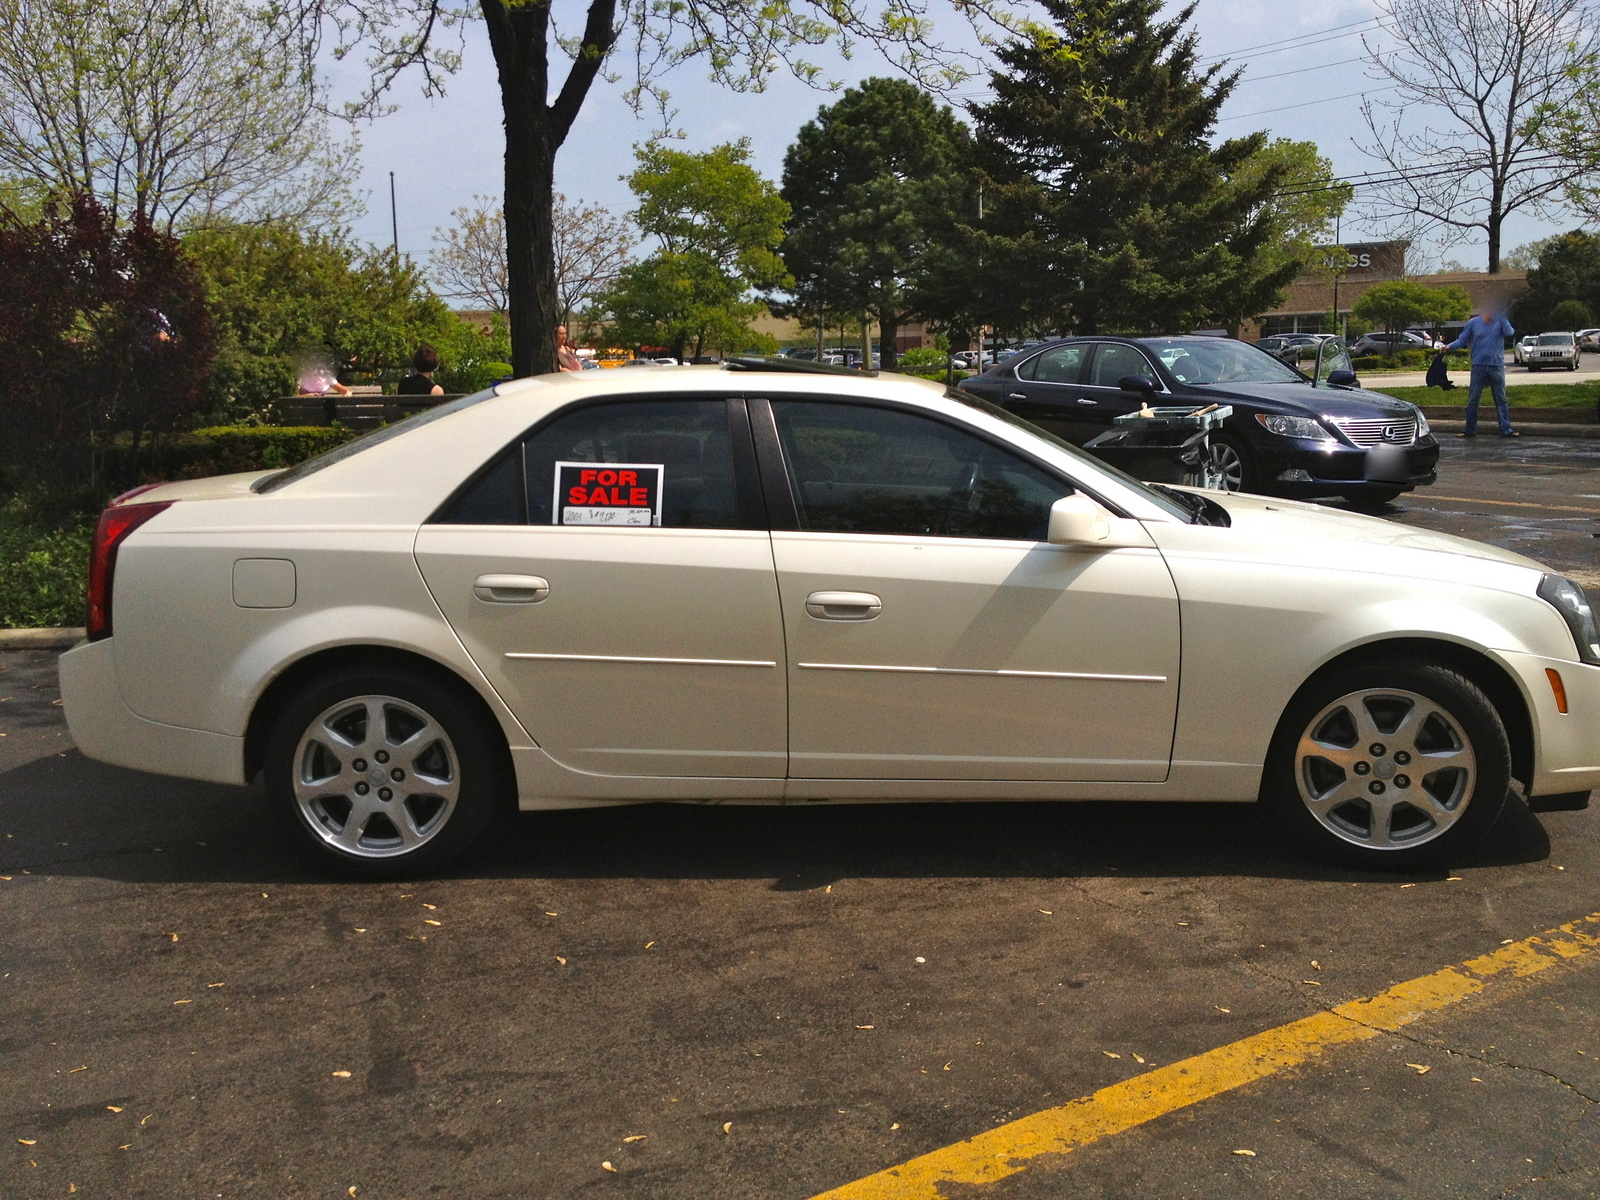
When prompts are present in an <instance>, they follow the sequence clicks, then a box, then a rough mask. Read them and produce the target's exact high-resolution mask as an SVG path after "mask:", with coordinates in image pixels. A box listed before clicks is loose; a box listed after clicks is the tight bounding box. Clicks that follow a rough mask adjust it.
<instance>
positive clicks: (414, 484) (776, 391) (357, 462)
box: [174, 360, 1169, 529]
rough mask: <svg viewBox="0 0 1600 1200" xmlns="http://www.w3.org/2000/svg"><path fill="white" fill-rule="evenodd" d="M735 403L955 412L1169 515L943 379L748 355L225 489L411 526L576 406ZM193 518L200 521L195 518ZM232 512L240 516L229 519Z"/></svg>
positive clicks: (315, 513) (441, 422)
mask: <svg viewBox="0 0 1600 1200" xmlns="http://www.w3.org/2000/svg"><path fill="white" fill-rule="evenodd" d="M737 396H750V397H771V398H774V399H776V398H779V397H783V396H793V397H795V398H800V397H806V398H813V397H814V398H822V399H826V398H830V397H838V398H840V399H845V398H849V399H854V400H867V401H871V400H881V401H886V402H890V403H897V404H905V405H908V406H913V407H916V408H920V409H923V410H926V411H928V412H929V413H930V414H932V415H940V414H942V415H945V416H954V417H956V418H957V419H958V420H960V421H961V422H962V423H963V424H966V425H970V426H972V427H974V428H977V429H979V430H981V431H985V432H987V433H989V434H990V435H992V436H997V437H999V438H1000V439H1001V440H1003V441H1008V442H1013V443H1019V444H1021V445H1023V446H1024V447H1025V452H1029V453H1033V454H1034V455H1035V456H1036V457H1038V458H1039V459H1040V460H1041V461H1045V462H1050V463H1052V464H1053V465H1054V466H1055V467H1056V469H1059V470H1062V471H1064V472H1066V471H1070V472H1071V473H1072V474H1073V475H1074V476H1075V477H1077V478H1079V479H1081V480H1082V481H1083V483H1084V484H1085V485H1086V486H1089V487H1091V488H1092V489H1094V490H1096V491H1098V492H1100V493H1101V494H1102V495H1104V496H1105V497H1106V498H1107V499H1108V500H1111V501H1112V502H1113V503H1115V504H1118V505H1120V506H1122V507H1124V508H1125V510H1127V511H1129V512H1133V513H1136V514H1137V515H1140V516H1145V517H1147V518H1154V519H1158V520H1161V519H1168V517H1169V514H1166V513H1164V512H1163V511H1161V510H1160V509H1159V508H1158V507H1157V506H1156V505H1154V504H1153V502H1151V501H1150V500H1149V499H1147V498H1145V497H1143V496H1141V495H1140V494H1139V493H1138V492H1137V491H1135V490H1133V489H1130V488H1129V487H1128V486H1127V484H1126V483H1124V482H1121V481H1119V479H1118V477H1117V476H1115V475H1111V474H1107V473H1105V468H1103V467H1100V466H1097V465H1096V464H1095V463H1094V461H1093V460H1092V459H1089V460H1085V459H1082V458H1080V457H1079V456H1078V455H1077V454H1075V453H1070V452H1067V451H1063V450H1061V449H1059V448H1058V447H1056V446H1054V445H1053V444H1052V443H1050V442H1049V441H1047V440H1045V439H1043V438H1037V439H1036V438H1034V437H1032V436H1030V435H1029V434H1028V433H1027V432H1026V431H1025V430H1023V429H1019V428H1018V427H1017V426H1016V425H1015V424H1014V423H1013V422H1012V421H1010V420H1008V419H1006V418H1005V417H1003V416H996V415H993V414H992V413H990V412H989V411H986V410H985V409H984V408H983V407H980V405H982V404H983V403H985V402H983V401H976V403H974V402H973V401H972V400H965V401H964V400H960V399H955V398H952V397H951V396H950V395H949V394H948V393H947V390H946V389H945V387H944V386H943V385H942V384H938V383H934V382H932V381H930V380H925V379H918V378H916V377H914V376H910V375H899V374H889V373H882V374H878V373H869V372H862V371H841V370H838V369H828V368H825V367H824V368H818V367H816V366H814V365H813V366H811V367H809V368H805V367H803V366H802V365H801V364H799V363H794V364H791V365H789V366H788V367H787V368H773V367H771V365H770V364H765V363H761V362H756V361H752V360H745V361H744V362H743V363H742V364H740V363H733V362H730V363H722V364H718V365H715V366H684V367H676V368H673V369H671V370H650V371H628V372H618V371H603V372H602V371H585V372H582V373H581V374H580V373H576V372H559V373H554V374H549V375H538V376H532V377H529V378H524V379H515V380H510V381H507V382H505V383H501V384H497V385H495V386H494V387H492V388H490V389H488V394H480V395H478V396H475V397H472V398H471V399H470V401H469V402H466V403H463V402H461V401H456V402H453V403H455V404H458V405H460V407H458V408H455V409H453V411H450V412H448V413H446V414H443V415H441V416H440V417H439V418H438V419H435V420H433V421H431V422H429V421H424V420H422V419H421V418H425V417H427V416H428V415H429V412H433V411H435V410H428V411H426V412H424V413H422V414H420V415H419V417H418V418H414V420H416V421H417V424H416V425H414V426H412V427H409V428H406V429H403V430H398V431H397V432H396V433H395V434H393V435H392V436H390V437H388V438H387V439H386V440H374V442H373V443H372V444H371V445H370V446H367V447H365V448H363V449H361V450H360V451H359V452H357V453H353V454H350V455H349V456H347V457H345V458H343V459H340V460H338V461H335V462H332V463H330V464H328V465H327V466H325V467H323V468H322V469H320V470H316V471H313V472H310V473H308V474H306V475H304V476H301V477H300V478H298V479H295V480H293V482H290V483H288V484H286V485H285V486H282V487H280V488H270V489H268V490H266V491H264V492H256V491H254V490H252V491H250V492H248V493H243V494H242V495H235V493H233V492H230V497H231V498H236V499H238V498H243V497H244V496H250V497H256V496H259V497H262V498H266V497H270V498H271V499H272V500H273V501H274V504H273V507H274V509H279V510H280V511H284V512H285V515H284V518H283V519H285V520H288V521H290V522H291V523H292V522H295V521H297V520H306V521H316V520H321V519H323V516H322V515H319V514H326V513H328V512H329V511H331V510H330V505H333V504H336V505H337V507H338V510H339V511H340V514H341V516H340V522H341V523H343V522H348V521H357V522H362V523H366V522H371V523H373V527H374V528H378V527H393V528H395V529H400V528H404V527H407V526H409V527H411V528H414V527H415V526H416V524H418V523H420V522H422V521H424V520H426V519H427V517H428V516H429V515H430V514H431V513H432V512H434V511H435V510H436V509H437V508H438V506H439V505H440V504H442V503H443V502H444V501H445V499H446V498H447V497H448V496H450V495H451V494H452V493H453V492H454V491H455V490H456V488H458V487H459V486H460V484H461V483H462V481H463V480H465V479H466V478H468V477H469V476H470V475H472V473H473V472H475V471H476V470H478V469H479V468H480V467H481V466H482V465H483V464H484V463H485V462H487V461H489V460H490V459H491V458H492V457H493V456H494V455H495V454H496V453H497V452H498V451H499V450H500V449H501V448H502V447H505V446H508V445H511V444H512V443H514V442H515V441H516V440H517V439H518V438H520V437H522V436H523V435H524V434H525V433H526V432H527V431H528V430H529V428H531V427H532V426H534V425H536V424H538V423H539V422H540V421H542V420H543V419H544V418H546V417H548V416H550V415H552V414H553V413H555V412H556V411H558V410H559V409H562V408H565V407H567V406H568V405H570V404H573V403H575V402H580V403H581V402H582V401H584V400H590V399H593V400H602V399H604V400H629V399H638V400H648V399H652V398H660V399H669V398H696V397H698V398H707V399H711V398H718V397H737ZM974 399H975V398H974ZM390 428H391V429H393V428H395V427H393V426H391V427H390ZM1035 442H1036V443H1037V444H1034V443H1035ZM269 479H270V476H263V477H261V478H259V479H258V480H257V481H256V486H257V487H260V485H261V484H262V483H263V482H266V481H268V480H269ZM174 498H176V497H174ZM217 498H219V499H220V498H222V497H217ZM280 506H281V509H280ZM295 509H303V510H304V515H303V516H301V517H295V516H292V515H289V512H288V511H287V510H295ZM195 516H196V518H198V517H199V513H198V512H196V513H195ZM237 516H238V514H237V512H235V513H234V514H233V516H232V517H231V518H230V519H237Z"/></svg>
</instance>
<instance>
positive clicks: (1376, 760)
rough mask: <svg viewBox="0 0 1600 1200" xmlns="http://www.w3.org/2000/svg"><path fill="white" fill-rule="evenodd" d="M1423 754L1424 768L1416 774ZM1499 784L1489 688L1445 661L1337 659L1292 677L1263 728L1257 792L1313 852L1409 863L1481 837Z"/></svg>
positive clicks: (1501, 750)
mask: <svg viewBox="0 0 1600 1200" xmlns="http://www.w3.org/2000/svg"><path fill="white" fill-rule="evenodd" d="M1352 698H1356V699H1355V700H1353V699H1352ZM1358 706H1359V708H1360V710H1361V715H1358V714H1357V712H1356V708H1357V707H1358ZM1424 706H1426V707H1424ZM1435 715H1437V718H1438V719H1437V721H1436V719H1435ZM1394 722H1401V723H1400V724H1399V725H1398V728H1394V727H1391V723H1394ZM1404 722H1411V724H1407V723H1404ZM1408 730H1409V731H1410V732H1408ZM1313 735H1316V736H1315V737H1313ZM1368 738H1371V739H1372V740H1371V741H1368V740H1367V739H1368ZM1347 742H1348V743H1349V744H1348V745H1346V743H1347ZM1373 750H1381V751H1383V753H1382V754H1378V755H1374V754H1372V753H1371V752H1372V751H1373ZM1340 758H1343V759H1344V760H1345V762H1347V763H1349V765H1348V766H1345V765H1343V764H1342V763H1340V762H1338V761H1335V760H1337V759H1340ZM1430 759H1431V760H1432V761H1431V763H1430V761H1429V760H1430ZM1425 764H1426V765H1434V766H1435V769H1434V770H1432V771H1430V772H1428V773H1427V774H1423V773H1422V772H1423V770H1424V766H1425ZM1436 764H1442V765H1436ZM1363 781H1364V782H1363ZM1510 786H1511V748H1510V743H1509V742H1508V740H1507V738H1506V730H1505V724H1504V722H1503V721H1502V720H1501V718H1500V714H1499V713H1498V712H1497V711H1496V710H1495V707H1494V705H1493V704H1492V703H1491V702H1490V700H1489V698H1488V697H1487V696H1485V695H1484V693H1483V692H1482V690H1481V689H1479V687H1478V686H1477V685H1476V684H1474V683H1473V682H1472V681H1471V680H1470V679H1467V678H1466V677H1465V676H1462V675H1459V674H1457V673H1456V672H1454V671H1451V670H1448V669H1447V668H1445V667H1441V666H1436V665H1432V664H1428V663H1423V662H1419V661H1416V660H1400V661H1396V662H1388V663H1380V662H1372V663H1360V664H1355V665H1352V666H1349V667H1344V668H1341V669H1338V670H1335V671H1332V672H1329V673H1328V674H1326V675H1323V676H1321V677H1319V678H1316V679H1314V680H1312V681H1311V682H1310V683H1308V684H1307V685H1306V686H1305V687H1303V688H1301V690H1300V693H1299V694H1298V695H1296V697H1295V698H1294V700H1293V701H1291V702H1290V704H1289V707H1288V708H1287V709H1286V710H1285V712H1284V715H1283V719H1282V720H1281V721H1280V722H1279V724H1278V729H1277V732H1276V734H1275V735H1274V736H1273V741H1272V748H1271V751H1270V752H1269V754H1268V757H1267V766H1266V771H1265V773H1264V775H1263V778H1262V801H1263V803H1264V804H1265V805H1266V806H1267V807H1268V808H1269V809H1271V810H1272V812H1273V814H1274V815H1275V816H1276V817H1277V819H1278V821H1279V822H1280V824H1282V826H1283V827H1284V828H1285V829H1286V830H1287V832H1288V833H1289V834H1290V835H1291V836H1292V837H1293V838H1294V839H1295V840H1296V841H1298V842H1299V843H1300V844H1301V845H1302V846H1304V847H1305V848H1306V849H1307V850H1309V851H1311V852H1312V853H1314V854H1316V855H1317V856H1318V857H1321V858H1330V859H1334V860H1336V861H1339V862H1343V863H1347V864H1349V865H1351V866H1356V867H1363V868H1366V869H1369V870H1372V869H1376V870H1392V871H1411V870H1416V869H1418V868H1421V867H1425V866H1430V865H1433V864H1436V863H1440V862H1443V861H1448V860H1449V859H1450V858H1451V857H1452V856H1456V855H1459V854H1460V853H1461V852H1462V851H1463V850H1465V849H1466V848H1467V847H1469V846H1471V845H1472V844H1473V843H1474V842H1476V841H1478V840H1479V839H1480V838H1481V837H1483V835H1484V834H1486V833H1487V832H1488V831H1489V830H1490V829H1491V828H1492V827H1493V826H1494V824H1495V822H1496V821H1498V820H1499V819H1500V813H1501V811H1502V809H1503V808H1504V807H1505V803H1506V795H1507V793H1508V791H1509V789H1510ZM1369 790H1372V791H1376V792H1379V793H1383V798H1381V799H1380V798H1379V797H1378V796H1375V795H1371V794H1369ZM1312 797H1320V807H1321V810H1322V811H1321V813H1320V815H1319V813H1318V812H1316V811H1314V803H1313V799H1312ZM1412 801H1415V804H1413V803H1412ZM1384 805H1388V806H1389V807H1388V810H1387V811H1388V813H1389V815H1388V817H1384V816H1383V815H1382V813H1383V806H1384ZM1363 822H1364V824H1363Z"/></svg>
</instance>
